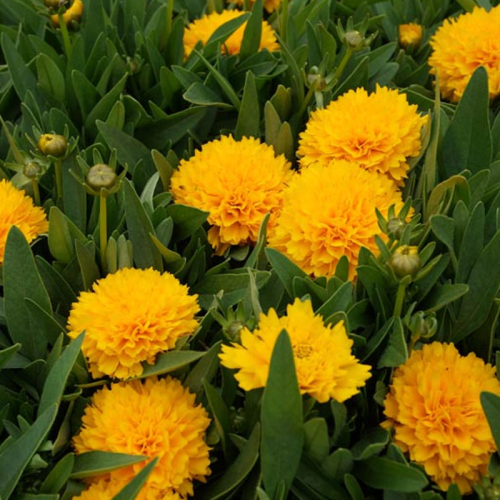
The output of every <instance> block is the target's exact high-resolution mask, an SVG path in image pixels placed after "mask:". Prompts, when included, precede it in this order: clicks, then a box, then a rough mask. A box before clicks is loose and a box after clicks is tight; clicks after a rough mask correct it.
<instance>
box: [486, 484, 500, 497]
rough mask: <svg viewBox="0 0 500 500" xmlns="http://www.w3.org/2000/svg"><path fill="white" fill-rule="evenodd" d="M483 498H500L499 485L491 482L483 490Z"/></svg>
mask: <svg viewBox="0 0 500 500" xmlns="http://www.w3.org/2000/svg"><path fill="white" fill-rule="evenodd" d="M484 498H485V500H500V485H498V484H492V485H491V486H488V487H487V488H486V489H485V490H484Z"/></svg>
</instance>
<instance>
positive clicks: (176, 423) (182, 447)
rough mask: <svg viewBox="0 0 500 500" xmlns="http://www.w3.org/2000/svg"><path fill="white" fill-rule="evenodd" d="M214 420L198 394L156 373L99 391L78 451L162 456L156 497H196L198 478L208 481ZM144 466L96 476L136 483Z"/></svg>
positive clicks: (153, 481)
mask: <svg viewBox="0 0 500 500" xmlns="http://www.w3.org/2000/svg"><path fill="white" fill-rule="evenodd" d="M209 424H210V419H209V418H208V415H207V412H206V411H205V409H204V408H203V406H202V405H195V395H194V394H191V393H190V392H189V391H188V390H187V389H185V388H184V387H183V386H182V384H181V383H180V382H179V381H178V380H175V379H173V378H170V377H167V378H164V379H161V380H158V379H157V378H156V377H151V378H148V379H146V381H144V382H141V381H139V380H134V381H131V382H120V383H116V384H112V385H111V387H110V388H108V387H105V388H103V389H101V390H99V391H97V392H96V393H95V394H94V395H93V396H92V402H91V404H90V405H89V406H87V408H86V409H85V414H84V416H83V419H82V430H81V431H80V433H79V434H78V435H77V436H76V437H75V438H74V440H73V444H74V447H75V450H76V452H77V453H85V452H88V451H108V452H114V453H126V454H129V455H145V456H147V457H149V458H151V459H153V458H156V457H158V458H159V461H158V463H157V465H156V467H155V468H154V470H153V471H152V472H151V474H150V476H149V479H148V481H147V483H146V486H147V488H148V489H152V490H153V492H152V493H151V495H154V490H156V491H158V492H160V493H161V494H162V495H170V494H172V493H178V494H179V495H180V496H181V497H185V496H187V495H193V481H194V480H199V481H204V479H205V476H207V475H208V474H210V469H209V465H210V459H209V448H208V446H207V445H206V443H205V441H204V435H205V431H206V429H207V427H208V426H209ZM144 465H145V463H144V462H141V463H138V464H135V465H130V466H128V467H124V468H121V469H118V470H114V471H111V472H110V473H108V474H106V475H105V476H102V475H101V476H99V477H96V478H94V480H97V481H98V480H101V479H106V480H109V481H119V482H123V481H130V480H131V479H132V478H133V477H134V476H135V475H136V474H137V473H138V472H139V471H140V470H141V469H142V468H143V467H144ZM146 498H147V499H148V500H150V497H146ZM151 498H164V497H163V496H159V497H157V496H152V497H151ZM166 498H171V497H170V496H167V497H166Z"/></svg>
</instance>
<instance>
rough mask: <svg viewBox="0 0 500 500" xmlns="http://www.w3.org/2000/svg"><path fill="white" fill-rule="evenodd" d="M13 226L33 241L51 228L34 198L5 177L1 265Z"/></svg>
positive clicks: (0, 186) (0, 184)
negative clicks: (36, 205) (34, 202)
mask: <svg viewBox="0 0 500 500" xmlns="http://www.w3.org/2000/svg"><path fill="white" fill-rule="evenodd" d="M12 226H17V227H18V228H19V229H20V231H21V232H22V233H23V234H24V237H25V238H26V239H27V240H28V243H31V242H32V241H33V240H34V239H35V238H36V237H37V236H38V235H39V234H40V233H45V232H46V231H47V230H48V229H49V223H48V222H47V218H46V216H45V212H44V211H43V210H42V209H41V208H40V207H35V205H34V204H33V200H32V199H31V198H30V197H29V196H26V195H25V194H24V192H23V191H20V190H19V189H16V188H15V187H14V185H13V184H12V183H11V182H9V181H7V180H5V179H3V180H1V181H0V265H1V264H3V257H4V252H5V243H6V242H7V235H8V234H9V231H10V229H11V227H12Z"/></svg>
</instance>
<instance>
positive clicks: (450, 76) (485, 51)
mask: <svg viewBox="0 0 500 500" xmlns="http://www.w3.org/2000/svg"><path fill="white" fill-rule="evenodd" d="M430 44H431V47H432V49H433V52H432V54H431V56H430V58H429V65H430V66H432V67H433V71H434V72H436V73H437V74H438V76H439V86H440V88H441V94H442V95H443V97H444V98H445V99H449V100H450V101H453V102H458V101H459V100H460V98H461V97H462V94H463V93H464V90H465V87H466V86H467V84H468V83H469V80H470V77H471V76H472V74H473V73H474V71H475V70H476V69H477V68H479V66H483V67H484V68H485V69H486V72H487V73H488V85H489V93H490V98H491V99H493V98H495V97H497V96H498V95H500V6H497V7H494V8H493V9H491V10H490V11H489V12H487V11H486V10H484V9H482V8H479V7H478V8H475V9H474V10H473V12H469V13H466V14H463V15H461V16H459V17H458V18H456V19H454V18H449V19H445V21H444V22H443V25H442V26H441V27H440V28H439V29H438V30H437V31H436V34H435V35H434V36H433V37H432V39H431V41H430Z"/></svg>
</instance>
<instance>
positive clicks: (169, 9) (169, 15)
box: [167, 0, 174, 40]
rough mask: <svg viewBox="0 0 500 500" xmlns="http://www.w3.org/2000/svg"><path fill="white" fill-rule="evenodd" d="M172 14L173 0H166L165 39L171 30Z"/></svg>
mask: <svg viewBox="0 0 500 500" xmlns="http://www.w3.org/2000/svg"><path fill="white" fill-rule="evenodd" d="M173 16H174V0H167V40H168V37H169V36H170V33H171V32H172V21H173Z"/></svg>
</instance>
